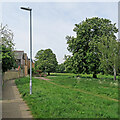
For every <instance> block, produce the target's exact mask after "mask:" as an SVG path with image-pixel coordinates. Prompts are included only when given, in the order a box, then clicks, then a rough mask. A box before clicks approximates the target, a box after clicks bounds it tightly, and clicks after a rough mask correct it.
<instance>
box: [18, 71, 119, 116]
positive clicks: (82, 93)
mask: <svg viewBox="0 0 120 120" xmlns="http://www.w3.org/2000/svg"><path fill="white" fill-rule="evenodd" d="M75 76H76V75H75V74H70V73H56V74H51V76H49V77H47V78H49V79H51V80H50V82H49V81H45V80H39V79H35V78H33V94H32V95H29V78H20V79H17V80H16V84H17V87H18V89H19V91H20V93H21V94H22V97H23V99H24V100H25V101H26V102H27V104H28V106H29V108H30V110H31V111H32V114H33V116H34V117H35V118H117V117H118V102H117V101H116V100H117V99H118V86H117V81H116V82H114V81H113V80H112V79H111V76H109V77H106V76H102V75H100V76H99V77H98V79H93V78H91V75H80V77H77V78H76V77H75ZM100 81H101V82H100ZM114 83H115V84H114Z"/></svg>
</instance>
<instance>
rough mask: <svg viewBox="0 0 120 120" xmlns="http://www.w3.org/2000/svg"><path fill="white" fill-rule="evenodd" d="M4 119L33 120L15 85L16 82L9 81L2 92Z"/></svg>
mask: <svg viewBox="0 0 120 120" xmlns="http://www.w3.org/2000/svg"><path fill="white" fill-rule="evenodd" d="M2 118H3V119H6V118H28V119H30V118H31V119H30V120H32V118H33V117H32V115H31V112H30V111H29V108H28V106H27V104H26V103H25V101H23V99H22V98H21V95H20V93H19V91H18V89H17V86H16V84H15V80H7V81H5V83H4V86H3V90H2Z"/></svg>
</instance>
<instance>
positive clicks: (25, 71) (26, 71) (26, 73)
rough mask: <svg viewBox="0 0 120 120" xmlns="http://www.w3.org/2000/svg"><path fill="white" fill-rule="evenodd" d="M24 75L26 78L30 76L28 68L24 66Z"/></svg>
mask: <svg viewBox="0 0 120 120" xmlns="http://www.w3.org/2000/svg"><path fill="white" fill-rule="evenodd" d="M24 74H25V76H27V75H28V66H27V65H25V66H24Z"/></svg>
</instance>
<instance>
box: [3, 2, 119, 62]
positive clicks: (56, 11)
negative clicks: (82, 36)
mask: <svg viewBox="0 0 120 120" xmlns="http://www.w3.org/2000/svg"><path fill="white" fill-rule="evenodd" d="M1 5H2V24H3V25H6V24H7V25H8V28H9V29H11V30H12V32H13V33H14V43H15V49H16V50H23V51H24V52H25V53H27V55H28V57H29V55H30V54H29V49H30V48H29V43H30V42H29V41H30V40H29V12H28V11H24V10H21V9H20V7H21V6H23V7H30V8H32V33H33V37H32V43H33V45H32V54H33V59H34V58H35V55H36V53H37V52H38V51H39V50H41V49H43V50H45V49H48V48H50V49H51V50H52V51H53V53H54V54H56V57H57V61H58V63H63V62H64V56H65V55H71V53H69V51H68V50H67V46H68V45H67V44H66V43H67V40H66V36H67V35H69V36H75V35H76V34H75V32H73V28H74V27H75V24H79V23H80V22H82V21H83V20H85V19H86V18H92V17H100V18H107V19H110V20H111V21H112V23H117V24H116V27H118V26H117V25H118V3H117V2H4V3H2V4H1Z"/></svg>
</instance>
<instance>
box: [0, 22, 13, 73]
mask: <svg viewBox="0 0 120 120" xmlns="http://www.w3.org/2000/svg"><path fill="white" fill-rule="evenodd" d="M0 37H1V42H2V43H1V45H2V53H1V55H2V71H3V72H5V71H7V70H10V69H11V68H12V67H14V65H15V57H14V52H13V50H14V43H13V33H12V31H11V30H10V29H9V28H8V26H7V25H6V26H3V25H2V24H1V26H0Z"/></svg>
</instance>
